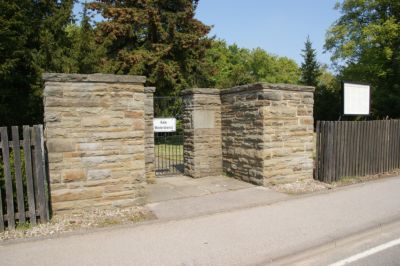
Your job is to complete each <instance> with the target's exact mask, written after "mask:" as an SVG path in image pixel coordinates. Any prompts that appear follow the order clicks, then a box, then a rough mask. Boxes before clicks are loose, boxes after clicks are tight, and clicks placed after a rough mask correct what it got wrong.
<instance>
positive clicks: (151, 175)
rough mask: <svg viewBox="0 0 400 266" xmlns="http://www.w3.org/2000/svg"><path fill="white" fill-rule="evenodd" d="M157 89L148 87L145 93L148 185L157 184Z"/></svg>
mask: <svg viewBox="0 0 400 266" xmlns="http://www.w3.org/2000/svg"><path fill="white" fill-rule="evenodd" d="M155 91H156V88H155V87H146V88H144V92H145V94H146V98H145V103H144V113H145V134H146V140H145V141H146V144H145V145H146V147H145V162H146V179H147V183H149V184H153V183H155V181H156V180H155V178H156V174H155V168H154V159H155V157H154V128H153V119H154V92H155Z"/></svg>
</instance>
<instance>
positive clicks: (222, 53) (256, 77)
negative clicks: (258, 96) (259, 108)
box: [206, 40, 300, 88]
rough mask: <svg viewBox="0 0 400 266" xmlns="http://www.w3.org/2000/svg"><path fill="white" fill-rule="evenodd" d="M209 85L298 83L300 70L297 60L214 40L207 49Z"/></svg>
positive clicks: (220, 86) (222, 86)
mask: <svg viewBox="0 0 400 266" xmlns="http://www.w3.org/2000/svg"><path fill="white" fill-rule="evenodd" d="M206 58H207V69H211V72H210V73H209V77H208V79H209V81H210V82H209V83H210V84H211V85H210V86H215V87H218V88H229V87H233V86H237V85H243V84H246V83H254V82H268V83H291V84H296V83H298V80H299V77H300V70H299V67H298V65H297V64H296V62H294V61H293V60H291V59H289V58H286V57H279V56H276V55H271V54H269V53H267V52H266V51H265V50H263V49H261V48H256V49H253V50H249V49H245V48H240V47H238V46H237V45H236V44H233V45H227V44H226V42H225V41H221V40H214V41H213V42H212V47H211V49H209V50H208V51H207V54H206Z"/></svg>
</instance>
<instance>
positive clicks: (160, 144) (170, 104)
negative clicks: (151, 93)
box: [154, 97, 183, 176]
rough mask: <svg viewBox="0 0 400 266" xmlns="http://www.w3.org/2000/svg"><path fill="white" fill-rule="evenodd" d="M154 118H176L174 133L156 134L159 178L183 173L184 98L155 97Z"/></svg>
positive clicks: (155, 152)
mask: <svg viewBox="0 0 400 266" xmlns="http://www.w3.org/2000/svg"><path fill="white" fill-rule="evenodd" d="M154 118H175V119H176V130H175V131H173V132H154V144H155V146H154V154H155V171H156V175H157V176H163V175H173V174H181V173H183V128H182V98H180V97H154Z"/></svg>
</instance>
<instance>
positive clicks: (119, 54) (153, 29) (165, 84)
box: [89, 0, 210, 95]
mask: <svg viewBox="0 0 400 266" xmlns="http://www.w3.org/2000/svg"><path fill="white" fill-rule="evenodd" d="M197 4H198V0H169V1H166V0H141V1H123V0H102V1H95V2H91V3H90V4H89V7H90V8H91V9H92V10H94V11H97V12H99V13H100V14H101V16H102V17H103V18H104V19H105V20H104V21H102V22H99V23H98V24H97V28H98V31H99V36H98V37H99V41H100V42H101V43H102V44H104V45H106V48H107V59H106V64H105V66H104V68H103V71H104V72H111V73H115V74H136V75H144V76H147V77H148V85H155V86H156V87H157V93H158V94H163V95H167V94H177V93H179V91H180V90H182V89H184V88H187V87H189V86H197V85H201V84H198V83H201V80H202V73H203V69H202V68H201V66H202V61H203V60H204V56H205V52H206V50H207V48H208V47H209V46H210V40H209V39H208V38H207V37H206V35H207V34H208V32H209V31H210V27H208V26H206V25H204V24H203V23H202V22H200V21H198V20H197V19H195V18H194V12H195V10H196V7H197Z"/></svg>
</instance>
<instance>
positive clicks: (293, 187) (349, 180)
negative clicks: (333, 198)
mask: <svg viewBox="0 0 400 266" xmlns="http://www.w3.org/2000/svg"><path fill="white" fill-rule="evenodd" d="M394 176H400V171H391V172H387V173H383V174H376V175H368V176H361V177H355V176H352V177H344V178H342V179H341V180H339V181H337V182H332V183H331V184H327V183H324V182H320V181H318V180H314V179H303V180H296V181H295V182H292V183H286V184H276V185H271V186H270V188H272V189H273V190H275V191H278V192H282V193H287V194H293V195H299V194H308V193H313V192H317V191H323V190H329V189H333V188H336V187H343V186H349V185H353V184H358V183H364V182H368V181H371V180H377V179H382V178H387V177H394Z"/></svg>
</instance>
